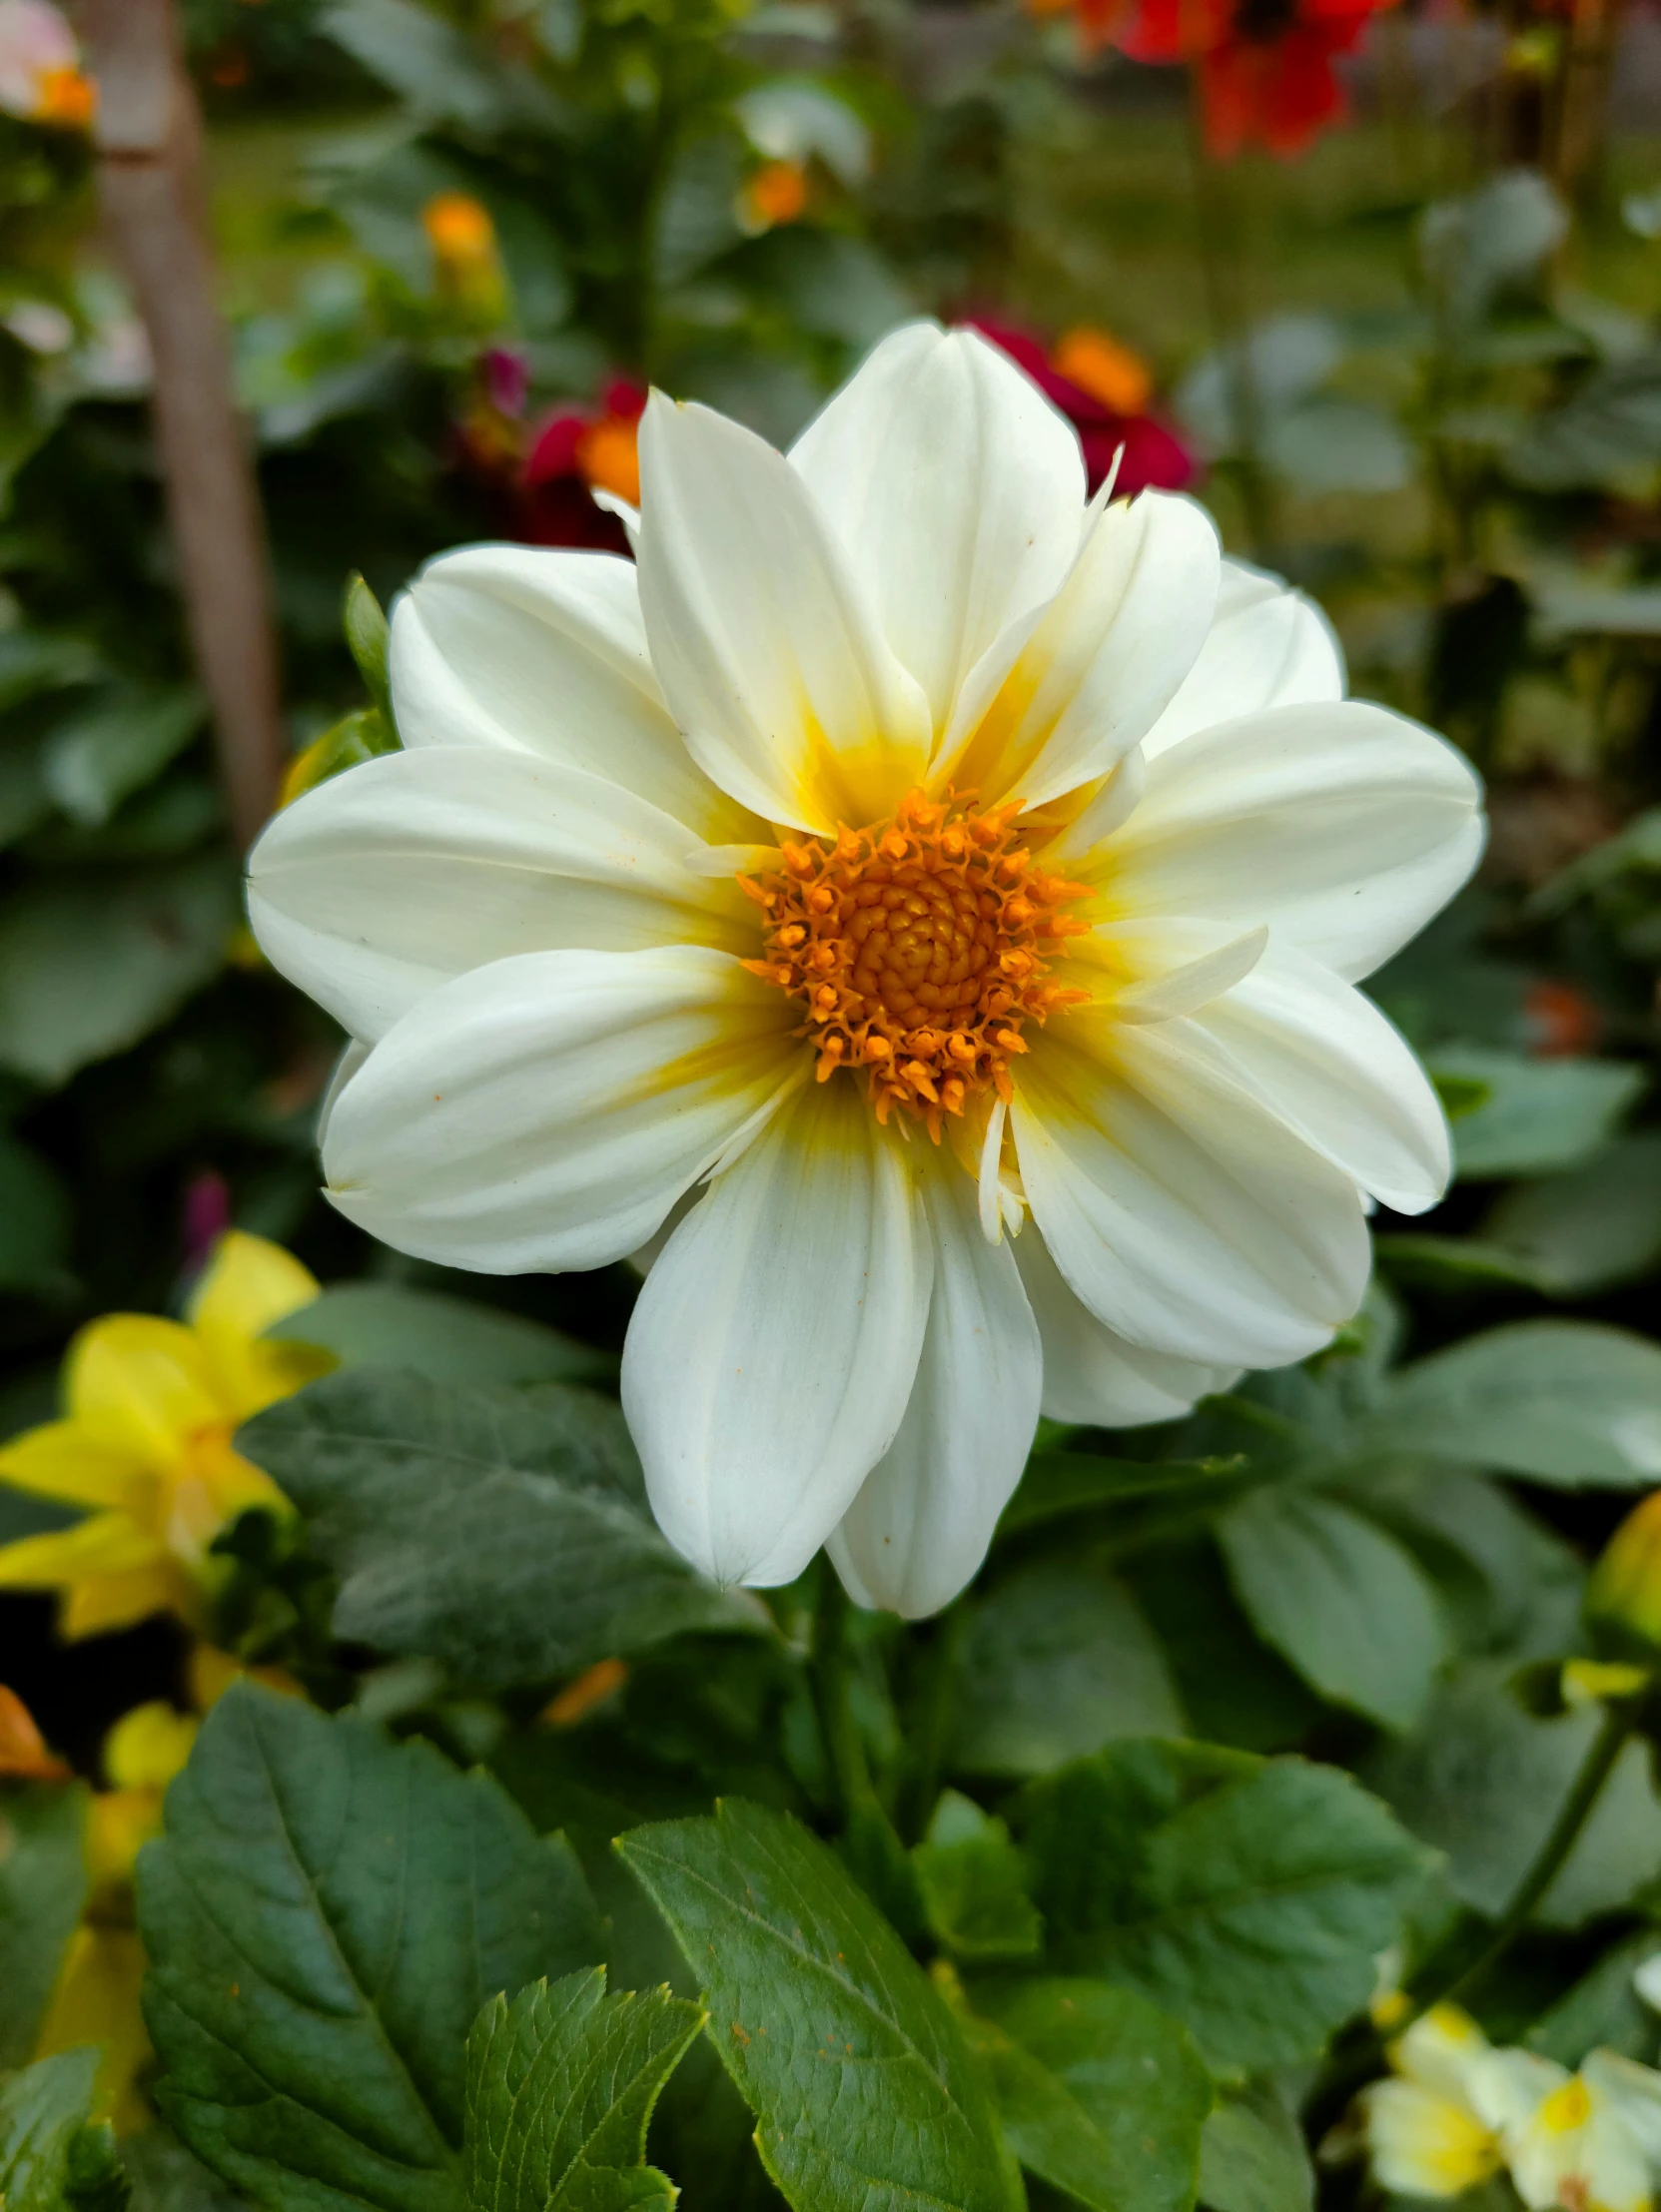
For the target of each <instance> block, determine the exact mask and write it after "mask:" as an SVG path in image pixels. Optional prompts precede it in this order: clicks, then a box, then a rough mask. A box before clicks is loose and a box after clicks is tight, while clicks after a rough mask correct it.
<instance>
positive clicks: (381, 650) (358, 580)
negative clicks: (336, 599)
mask: <svg viewBox="0 0 1661 2212" xmlns="http://www.w3.org/2000/svg"><path fill="white" fill-rule="evenodd" d="M341 626H342V628H343V629H344V630H345V631H346V641H347V646H348V648H349V650H350V651H351V654H352V657H353V659H354V660H355V661H356V662H357V663H358V673H359V675H360V676H362V677H363V679H364V688H365V690H366V691H367V692H368V693H369V695H370V698H371V699H372V700H373V701H374V703H375V705H376V707H377V708H378V709H379V710H380V713H381V717H382V719H383V721H384V722H385V723H386V725H387V728H388V729H389V730H392V729H394V728H396V726H397V725H396V724H395V723H394V721H393V693H392V685H391V682H390V680H389V678H388V674H387V639H388V634H389V633H388V628H387V617H386V615H385V613H384V612H383V611H382V606H381V601H380V600H379V599H378V598H377V597H376V595H375V593H374V592H373V591H372V590H371V589H370V587H369V585H368V584H367V583H365V581H364V579H363V577H362V576H361V575H360V574H359V572H358V570H357V569H356V568H355V569H354V570H353V571H352V574H351V575H350V576H349V577H348V578H347V580H346V598H345V601H344V602H343V604H342V607H341Z"/></svg>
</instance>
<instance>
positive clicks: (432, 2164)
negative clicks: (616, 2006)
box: [139, 1684, 601, 2212]
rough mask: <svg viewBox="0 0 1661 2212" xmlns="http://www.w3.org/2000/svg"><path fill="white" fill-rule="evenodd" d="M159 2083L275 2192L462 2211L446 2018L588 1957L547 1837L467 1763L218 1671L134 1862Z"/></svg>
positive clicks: (207, 2141)
mask: <svg viewBox="0 0 1661 2212" xmlns="http://www.w3.org/2000/svg"><path fill="white" fill-rule="evenodd" d="M139 1923H140V1928H141V1932H142V1934H143V1936H144V1941H145V1945H146V1948H147V1949H148V1950H149V1953H150V1957H151V1961H152V1972H151V1976H150V1979H149V1981H148V1983H147V1984H146V1992H145V2018H146V2021H147V2023H148V2025H149V2028H150V2033H151V2038H152V2040H153V2041H154V2043H155V2045H156V2049H157V2051H158V2053H159V2054H160V2057H161V2060H162V2064H163V2066H164V2068H165V2077H164V2079H163V2081H162V2083H161V2085H160V2088H159V2090H158V2092H157V2094H158V2101H159V2102H160V2104H161V2107H162V2109H163V2111H164V2112H165V2113H166V2115H167V2117H168V2119H169V2120H170V2121H171V2122H172V2124H173V2126H174V2127H175V2128H176V2129H177V2130H178V2132H179V2134H180V2135H182V2136H183V2137H184V2139H185V2141H186V2143H187V2144H188V2145H189V2146H190V2148H191V2149H192V2150H193V2151H194V2152H195V2153H196V2155H197V2156H198V2157H199V2158H201V2159H202V2160H203V2161H204V2163H205V2164H207V2165H208V2166H210V2167H212V2168H213V2170H214V2171H215V2172H216V2173H218V2174H219V2175H220V2176H221V2177H222V2178H223V2179H225V2180H227V2181H230V2182H232V2183H234V2184H235V2185H236V2186H237V2187H239V2188H244V2189H246V2190H248V2191H249V2193H250V2194H251V2195H253V2196H255V2197H257V2198H258V2200H259V2201H260V2202H261V2203H262V2204H263V2205H266V2206H268V2207H271V2208H273V2212H317V2208H318V2207H319V2206H320V2205H321V2204H323V2203H326V2202H331V2201H335V2199H336V2197H337V2196H345V2197H349V2198H351V2199H353V2200H354V2201H355V2202H358V2203H362V2204H368V2205H374V2206H380V2207H384V2208H385V2212H460V2207H461V2205H462V2203H463V2196H462V2186H461V2158H460V2152H461V2138H462V2108H463V2070H464V2064H465V2044H466V2037H467V2030H468V2028H469V2027H470V2026H471V2024H472V2021H473V2019H474V2018H475V2016H476V2014H477V2012H478V2009H479V2006H480V2004H481V2003H482V2002H483V2001H484V2000H485V1998H487V1997H488V1996H489V1995H490V1994H491V1993H492V1992H493V1991H496V1990H501V1989H505V1990H517V1989H519V1988H521V1987H522V1986H523V1985H524V1984H525V1983H526V1982H527V1981H530V1980H533V1979H534V1978H535V1977H536V1976H538V1975H543V1974H552V1975H558V1974H562V1973H565V1972H568V1971H571V1970H573V1969H574V1968H576V1967H578V1966H585V1965H589V1964H592V1963H594V1962H596V1961H597V1960H598V1958H599V1957H600V1954H601V1937H600V1931H599V1927H598V1923H597V1921H596V1920H595V1917H594V1911H593V1905H592V1902H591V1900H590V1899H589V1896H588V1891H587V1887H586V1884H585V1883H584V1881H583V1879H582V1875H581V1872H580V1871H579V1869H578V1867H577V1863H576V1860H575V1858H574V1857H573V1855H572V1854H571V1852H570V1850H569V1848H568V1846H567V1845H566V1844H565V1843H563V1841H562V1840H560V1839H558V1838H554V1839H550V1840H546V1841H543V1840H539V1839H538V1838H537V1837H535V1836H534V1835H533V1834H532V1833H531V1830H530V1828H529V1825H528V1824H527V1822H526V1821H525V1819H524V1816H523V1815H522V1814H521V1813H520V1812H519V1811H518V1809H517V1807H516V1806H514V1805H513V1804H512V1802H511V1800H509V1799H508V1798H507V1797H506V1795H505V1794H504V1793H503V1792H502V1791H501V1790H500V1789H499V1788H498V1787H497V1785H496V1784H495V1783H493V1782H492V1781H490V1780H489V1779H488V1778H487V1777H485V1776H483V1775H470V1776H462V1775H460V1774H457V1773H456V1772H455V1770H454V1769H453V1768H451V1767H449V1766H448V1765H446V1764H445V1762H444V1761H443V1760H442V1759H441V1758H440V1757H439V1756H438V1754H437V1753H436V1752H435V1751H434V1750H433V1749H432V1748H431V1746H430V1745H427V1744H423V1743H419V1742H412V1743H408V1744H396V1743H394V1742H392V1741H391V1740H390V1739H389V1738H388V1737H387V1736H386V1735H384V1734H383V1732H382V1731H381V1730H379V1729H377V1728H375V1727H373V1726H372V1725H371V1724H370V1723H368V1722H366V1721H363V1720H361V1719H359V1718H358V1717H357V1716H355V1715H352V1714H346V1715H342V1716H339V1717H337V1718H335V1719H330V1718H329V1717H327V1716H326V1715H324V1714H322V1713H318V1712H316V1711H314V1710H313V1709H312V1708H311V1707H309V1706H305V1705H302V1704H301V1703H300V1702H299V1701H298V1700H296V1699H291V1698H281V1697H277V1696H275V1695H273V1694H272V1693H270V1692H269V1691H264V1690H260V1689H256V1688H254V1687H252V1686H250V1685H246V1684H239V1685H237V1686H236V1687H234V1688H233V1689H231V1690H230V1691H228V1692H227V1693H226V1695H225V1696H224V1697H223V1698H222V1699H221V1700H220V1702H219V1704H218V1705H216V1706H215V1708H214V1710H213V1712H212V1713H211V1714H210V1715H209V1716H208V1719H207V1720H206V1722H205V1723H204V1724H203V1728H202V1733H201V1735H200V1736H199V1737H198V1739H197V1742H196V1747H195V1749H194V1751H193V1752H192V1754H191V1759H190V1764H189V1766H188V1767H187V1768H186V1770H185V1772H184V1774H183V1775H182V1776H181V1777H180V1778H179V1780H178V1781H177V1782H176V1783H175V1784H174V1785H173V1788H172V1789H171V1791H170V1792H169V1794H168V1800H167V1826H166V1833H165V1835H164V1836H163V1837H162V1838H161V1839H160V1840H158V1841H157V1842H155V1843H150V1844H148V1845H146V1847H145V1849H144V1851H143V1853H142V1854H141V1856H140V1860H139Z"/></svg>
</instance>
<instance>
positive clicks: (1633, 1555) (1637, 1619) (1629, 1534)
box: [1586, 1490, 1661, 1645]
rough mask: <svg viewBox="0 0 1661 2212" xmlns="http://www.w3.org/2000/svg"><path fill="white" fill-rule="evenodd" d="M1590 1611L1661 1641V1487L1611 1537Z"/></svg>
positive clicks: (1591, 1588) (1591, 1589)
mask: <svg viewBox="0 0 1661 2212" xmlns="http://www.w3.org/2000/svg"><path fill="white" fill-rule="evenodd" d="M1586 1612H1587V1614H1588V1616H1589V1618H1591V1619H1592V1620H1594V1621H1602V1622H1605V1623H1607V1624H1608V1625H1609V1626H1610V1627H1611V1628H1616V1629H1623V1630H1624V1631H1625V1632H1626V1633H1627V1634H1628V1635H1629V1636H1636V1637H1639V1638H1641V1639H1642V1641H1643V1642H1644V1643H1646V1644H1656V1645H1661V1490H1654V1491H1651V1493H1650V1495H1649V1496H1648V1497H1647V1498H1646V1499H1645V1500H1644V1502H1643V1504H1642V1505H1640V1506H1639V1507H1637V1508H1636V1510H1635V1511H1633V1512H1631V1513H1629V1514H1628V1515H1627V1517H1626V1519H1625V1520H1624V1521H1623V1522H1622V1523H1621V1525H1620V1527H1619V1528H1618V1529H1617V1530H1616V1531H1615V1533H1614V1535H1613V1536H1612V1537H1610V1539H1609V1542H1608V1543H1607V1545H1606V1546H1605V1547H1604V1552H1603V1557H1602V1558H1601V1559H1600V1560H1599V1561H1598V1563H1597V1565H1596V1566H1595V1567H1594V1568H1593V1569H1592V1574H1591V1580H1590V1581H1589V1582H1588V1583H1587V1585H1586Z"/></svg>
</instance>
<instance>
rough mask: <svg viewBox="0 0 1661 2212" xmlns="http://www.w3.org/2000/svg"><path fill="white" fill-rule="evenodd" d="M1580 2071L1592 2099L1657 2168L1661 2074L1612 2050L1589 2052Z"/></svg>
mask: <svg viewBox="0 0 1661 2212" xmlns="http://www.w3.org/2000/svg"><path fill="white" fill-rule="evenodd" d="M1580 2072H1581V2077H1582V2079H1583V2080H1584V2081H1585V2083H1586V2086H1587V2087H1588V2088H1589V2089H1590V2090H1591V2091H1592V2094H1593V2096H1594V2097H1595V2098H1597V2099H1599V2100H1601V2101H1602V2102H1603V2103H1605V2104H1606V2105H1607V2106H1608V2107H1609V2108H1610V2110H1611V2111H1612V2112H1613V2113H1614V2114H1616V2115H1617V2116H1618V2117H1619V2120H1620V2123H1621V2125H1622V2126H1623V2127H1624V2128H1625V2129H1626V2131H1627V2133H1628V2134H1629V2135H1630V2136H1631V2137H1632V2140H1633V2141H1634V2142H1635V2143H1636V2144H1637V2145H1638V2147H1639V2148H1640V2149H1641V2150H1642V2151H1643V2152H1644V2154H1645V2156H1646V2157H1647V2158H1649V2159H1650V2161H1651V2162H1652V2163H1653V2164H1656V2165H1661V2073H1657V2072H1656V2070H1655V2068H1654V2067H1653V2066H1641V2065H1639V2063H1638V2062H1637V2060H1636V2059H1633V2058H1625V2057H1623V2056H1622V2055H1621V2053H1620V2052H1619V2051H1612V2050H1594V2051H1592V2052H1590V2053H1589V2054H1588V2055H1587V2057H1586V2058H1585V2059H1584V2061H1583V2062H1582V2064H1581V2068H1580Z"/></svg>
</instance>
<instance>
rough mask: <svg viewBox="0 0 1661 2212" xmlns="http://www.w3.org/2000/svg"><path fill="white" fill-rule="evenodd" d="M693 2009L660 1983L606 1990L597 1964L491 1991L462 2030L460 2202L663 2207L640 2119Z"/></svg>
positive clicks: (676, 2052) (696, 2020)
mask: <svg viewBox="0 0 1661 2212" xmlns="http://www.w3.org/2000/svg"><path fill="white" fill-rule="evenodd" d="M703 2019H704V2016H703V2014H702V2013H701V2012H700V2011H699V2009H698V2007H697V2006H696V2005H695V2004H688V2003H686V2002H685V2000H684V1999H683V1998H680V1997H672V1996H670V1994H669V1993H668V1991H667V1990H666V1989H652V1990H645V1991H642V1992H641V1993H639V1994H637V1995H636V1994H624V1995H618V1996H612V1997H608V1996H607V1995H606V1994H605V1971H604V1969H603V1967H597V1968H595V1970H594V1971H593V1972H592V1973H587V1974H567V1975H566V1976H565V1978H564V1979H563V1980H561V1981H556V1982H554V1983H553V1984H552V1985H551V1987H550V1986H549V1984H548V1983H546V1982H542V1981H539V1982H536V1983H535V1984H534V1985H533V1986H532V1987H530V1988H528V1989H521V1990H520V1991H519V1993H518V1995H517V1996H516V1997H515V1998H514V1999H513V2001H512V2003H511V2004H509V2003H508V2002H507V2000H506V1998H505V1997H499V1996H498V1997H495V1998H492V1999H491V2001H490V2003H489V2004H487V2005H486V2006H485V2007H484V2010H483V2011H482V2012H481V2013H480V2014H479V2016H478V2018H477V2019H476V2020H475V2021H474V2023H473V2027H472V2032H471V2033H470V2034H469V2036H468V2037H467V2148H466V2185H467V2204H468V2207H469V2212H625V2208H626V2212H635V2208H636V2207H642V2208H643V2207H645V2206H648V2205H649V2206H653V2207H661V2208H662V2212H670V2208H671V2207H672V2206H673V2204H674V2201H675V2194H676V2191H675V2187H674V2184H673V2183H672V2182H671V2181H670V2180H669V2179H668V2177H667V2176H666V2175H664V2174H660V2173H658V2172H656V2171H655V2170H654V2169H653V2168H651V2167H649V2166H647V2165H646V2164H645V2163H644V2159H645V2153H646V2122H647V2121H648V2120H649V2119H650V2117H651V2111H652V2106H653V2105H654V2104H655V2103H656V2102H657V2099H658V2096H659V2094H660V2093H661V2091H662V2088H663V2084H664V2083H665V2082H666V2081H667V2080H668V2078H669V2076H670V2074H672V2073H673V2072H674V2070H675V2067H676V2066H677V2065H678V2064H679V2063H680V2060H681V2058H682V2056H683V2055H684V2053H685V2051H686V2048H687V2046H688V2044H689V2043H690V2042H691V2041H692V2038H693V2037H694V2036H695V2035H696V2034H697V2032H698V2030H699V2028H700V2027H702V2025H703Z"/></svg>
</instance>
